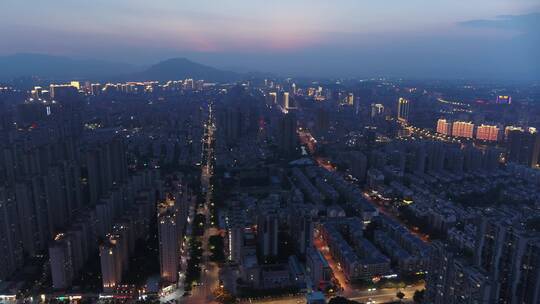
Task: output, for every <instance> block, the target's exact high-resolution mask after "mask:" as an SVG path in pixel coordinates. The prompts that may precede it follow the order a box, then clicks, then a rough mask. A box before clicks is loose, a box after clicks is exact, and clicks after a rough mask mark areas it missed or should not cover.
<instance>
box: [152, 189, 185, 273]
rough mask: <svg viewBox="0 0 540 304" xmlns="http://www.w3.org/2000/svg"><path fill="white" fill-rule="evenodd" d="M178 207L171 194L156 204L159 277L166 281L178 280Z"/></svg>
mask: <svg viewBox="0 0 540 304" xmlns="http://www.w3.org/2000/svg"><path fill="white" fill-rule="evenodd" d="M179 216H180V215H179V209H178V206H177V205H176V201H175V198H174V197H173V196H172V195H170V194H169V195H168V197H167V198H166V199H165V200H164V201H162V202H160V203H159V204H158V212H157V217H158V233H159V257H160V259H159V262H160V267H161V279H162V280H163V281H164V282H167V283H176V282H177V281H178V265H179V262H180V245H181V241H182V240H181V238H180V236H181V233H180V231H179V230H180V228H179V226H180V225H179V220H180V219H179Z"/></svg>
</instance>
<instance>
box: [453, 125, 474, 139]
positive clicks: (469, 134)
mask: <svg viewBox="0 0 540 304" xmlns="http://www.w3.org/2000/svg"><path fill="white" fill-rule="evenodd" d="M452 136H455V137H464V138H473V136H474V124H473V123H472V122H466V121H454V123H453V124H452Z"/></svg>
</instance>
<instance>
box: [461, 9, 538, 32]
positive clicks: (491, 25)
mask: <svg viewBox="0 0 540 304" xmlns="http://www.w3.org/2000/svg"><path fill="white" fill-rule="evenodd" d="M458 25H461V26H465V27H471V28H487V29H502V30H515V31H519V32H522V33H531V32H538V31H540V12H538V13H530V14H525V15H500V16H497V17H495V19H476V20H468V21H463V22H459V23H458Z"/></svg>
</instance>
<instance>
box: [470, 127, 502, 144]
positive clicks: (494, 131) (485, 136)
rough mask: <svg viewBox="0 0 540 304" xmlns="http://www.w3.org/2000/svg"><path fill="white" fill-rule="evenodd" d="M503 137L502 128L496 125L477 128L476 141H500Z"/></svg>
mask: <svg viewBox="0 0 540 304" xmlns="http://www.w3.org/2000/svg"><path fill="white" fill-rule="evenodd" d="M501 137H502V128H500V127H499V126H496V125H484V124H482V125H480V126H478V128H476V139H480V140H485V141H499V140H500V139H501Z"/></svg>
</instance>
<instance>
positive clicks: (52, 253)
mask: <svg viewBox="0 0 540 304" xmlns="http://www.w3.org/2000/svg"><path fill="white" fill-rule="evenodd" d="M72 254H73V252H72V248H71V240H70V238H69V237H68V235H66V234H63V233H61V234H58V235H57V236H56V237H55V239H54V241H53V242H52V244H51V245H49V262H50V265H51V274H52V283H53V288H54V289H66V288H68V287H70V286H71V282H72V281H73V275H74V272H73V258H72Z"/></svg>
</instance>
